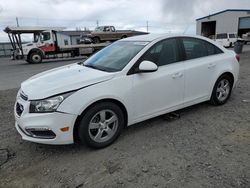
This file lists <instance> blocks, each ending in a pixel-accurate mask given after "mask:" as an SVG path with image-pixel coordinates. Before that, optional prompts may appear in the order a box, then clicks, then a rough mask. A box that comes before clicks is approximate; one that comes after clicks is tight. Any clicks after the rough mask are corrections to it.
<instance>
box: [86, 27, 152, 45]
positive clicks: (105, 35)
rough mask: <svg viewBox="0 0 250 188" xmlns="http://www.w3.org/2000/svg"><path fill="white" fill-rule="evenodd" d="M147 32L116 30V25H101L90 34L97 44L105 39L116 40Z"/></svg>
mask: <svg viewBox="0 0 250 188" xmlns="http://www.w3.org/2000/svg"><path fill="white" fill-rule="evenodd" d="M145 34H148V33H147V32H141V31H134V30H116V29H115V27H114V26H99V27H96V28H95V30H94V31H92V32H91V34H90V35H88V36H89V37H90V38H91V39H92V40H93V42H94V43H95V44H98V43H100V42H105V41H115V40H119V39H122V38H127V37H131V36H135V35H145Z"/></svg>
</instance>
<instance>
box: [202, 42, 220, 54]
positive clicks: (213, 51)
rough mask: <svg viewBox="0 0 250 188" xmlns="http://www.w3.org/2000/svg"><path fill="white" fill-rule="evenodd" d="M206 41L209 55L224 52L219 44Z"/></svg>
mask: <svg viewBox="0 0 250 188" xmlns="http://www.w3.org/2000/svg"><path fill="white" fill-rule="evenodd" d="M205 43H206V47H207V53H208V54H207V55H215V54H220V53H223V52H222V50H221V49H219V48H218V47H217V46H215V45H213V44H211V43H209V42H205Z"/></svg>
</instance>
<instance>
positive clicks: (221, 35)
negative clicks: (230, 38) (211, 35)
mask: <svg viewBox="0 0 250 188" xmlns="http://www.w3.org/2000/svg"><path fill="white" fill-rule="evenodd" d="M216 39H227V34H226V33H222V34H217V35H216Z"/></svg>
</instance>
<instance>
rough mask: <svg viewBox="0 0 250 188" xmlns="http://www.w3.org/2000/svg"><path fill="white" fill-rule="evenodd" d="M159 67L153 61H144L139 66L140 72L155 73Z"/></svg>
mask: <svg viewBox="0 0 250 188" xmlns="http://www.w3.org/2000/svg"><path fill="white" fill-rule="evenodd" d="M157 70H158V66H157V65H156V64H155V63H153V62H151V61H142V62H141V63H140V65H139V69H138V72H155V71H157Z"/></svg>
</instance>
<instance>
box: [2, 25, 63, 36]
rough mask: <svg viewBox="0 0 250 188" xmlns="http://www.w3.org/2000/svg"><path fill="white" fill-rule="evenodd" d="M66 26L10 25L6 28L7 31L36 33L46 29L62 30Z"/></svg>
mask: <svg viewBox="0 0 250 188" xmlns="http://www.w3.org/2000/svg"><path fill="white" fill-rule="evenodd" d="M63 29H65V27H9V26H7V27H6V28H5V29H4V32H6V33H14V34H16V33H35V32H41V31H46V30H55V31H62V30H63Z"/></svg>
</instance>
